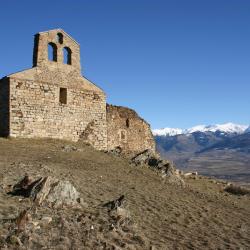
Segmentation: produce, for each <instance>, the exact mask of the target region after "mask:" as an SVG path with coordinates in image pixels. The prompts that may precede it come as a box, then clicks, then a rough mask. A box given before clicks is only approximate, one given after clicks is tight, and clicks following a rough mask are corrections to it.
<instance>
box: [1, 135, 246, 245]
mask: <svg viewBox="0 0 250 250" xmlns="http://www.w3.org/2000/svg"><path fill="white" fill-rule="evenodd" d="M65 145H73V146H75V147H76V148H77V149H78V150H77V151H71V150H69V151H70V152H65V150H63V146H65ZM66 151H67V150H66ZM25 173H28V174H29V175H32V176H35V177H38V176H47V175H51V176H55V177H56V178H59V179H63V180H69V181H70V182H71V183H72V184H73V185H74V186H75V187H76V189H77V190H78V191H79V192H80V193H81V196H82V197H83V200H84V202H85V203H86V205H84V206H83V208H78V209H74V208H57V209H50V208H48V207H43V206H41V207H34V206H33V204H32V201H30V200H29V199H21V200H20V197H15V196H10V195H7V194H6V188H7V187H8V185H13V184H15V183H16V182H17V181H18V180H19V179H20V178H21V177H23V176H24V174H25ZM186 183H187V185H186V187H185V188H182V187H178V186H175V185H170V184H167V183H165V182H164V180H163V179H162V178H161V176H160V175H159V174H157V173H156V172H155V171H152V170H151V169H149V168H147V167H134V166H132V165H129V163H128V161H127V160H126V159H123V158H121V157H115V156H112V155H108V154H106V153H103V152H97V151H95V150H93V149H92V148H91V147H90V146H86V145H81V144H77V143H75V144H74V143H68V142H63V141H54V140H28V139H25V140H24V139H22V140H21V139H10V140H9V139H8V140H7V139H0V249H249V248H250V219H249V218H250V198H249V196H236V195H231V194H228V193H226V192H224V191H223V188H224V187H225V184H224V183H223V182H217V181H215V180H213V179H209V178H205V177H199V178H198V179H187V180H186ZM121 195H125V198H126V200H127V209H128V211H129V213H130V216H131V221H128V222H127V223H126V225H122V226H121V227H119V226H117V225H116V224H114V223H116V222H114V221H112V217H110V216H109V215H108V213H107V211H105V209H103V208H102V206H101V205H102V204H104V203H106V202H108V201H110V200H114V199H115V198H118V197H119V196H121ZM30 207H32V209H30V213H31V216H32V218H34V219H35V220H42V218H44V217H50V218H52V222H51V223H47V224H45V225H41V226H40V227H38V228H33V229H32V230H29V229H25V230H26V231H27V230H28V232H26V234H25V233H23V232H22V233H20V232H17V233H16V234H15V235H16V237H18V239H20V241H21V242H18V241H17V240H16V238H15V237H13V223H14V221H15V218H16V217H17V216H18V214H19V213H20V212H21V211H23V210H24V209H25V208H30ZM25 230H24V231H25ZM11 235H12V236H11ZM10 236H11V237H10Z"/></svg>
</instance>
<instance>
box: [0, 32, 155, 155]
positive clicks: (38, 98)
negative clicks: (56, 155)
mask: <svg viewBox="0 0 250 250" xmlns="http://www.w3.org/2000/svg"><path fill="white" fill-rule="evenodd" d="M131 112H132V111H131ZM131 112H127V113H126V112H125V113H126V114H127V116H128V117H127V118H126V115H125V113H124V112H123V111H122V109H121V108H120V109H117V108H115V107H113V106H107V109H106V95H105V93H104V92H103V90H101V89H100V88H99V87H97V86H96V85H95V84H93V83H92V82H91V81H89V80H88V79H86V78H85V77H83V76H82V75H81V64H80V46H79V44H78V43H77V42H76V41H75V40H74V39H73V38H72V37H70V36H69V35H68V34H67V33H66V32H65V31H63V30H62V29H55V30H50V31H46V32H40V33H38V34H36V35H35V39H34V51H33V67H32V68H31V69H27V70H24V71H21V72H18V73H14V74H10V75H8V76H6V77H4V78H2V79H1V80H0V135H1V136H10V137H26V138H34V137H40V138H56V139H65V140H71V141H78V140H79V139H80V140H83V141H85V142H88V143H89V144H91V145H92V146H94V147H95V148H96V149H98V150H107V149H112V148H114V147H116V146H122V147H124V149H125V150H128V151H130V150H134V151H140V149H146V148H152V149H154V147H155V146H154V141H153V136H152V133H151V131H150V128H149V125H148V124H147V123H146V122H144V121H143V120H142V119H140V118H139V117H138V116H137V118H136V116H135V115H134V116H133V117H134V118H133V117H132V116H131V114H132V113H133V112H132V113H131ZM118 113H120V115H118ZM121 114H122V115H121ZM107 116H108V118H107ZM124 121H125V125H124V123H123V122H124ZM128 123H129V124H128ZM133 129H135V130H134V131H133ZM112 130H113V132H112ZM136 131H137V132H138V133H137V132H136ZM149 131H150V132H149ZM108 136H109V137H108ZM136 136H137V137H136ZM143 140H144V141H143ZM136 141H137V142H136ZM139 141H140V142H139Z"/></svg>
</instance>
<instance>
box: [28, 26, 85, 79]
mask: <svg viewBox="0 0 250 250" xmlns="http://www.w3.org/2000/svg"><path fill="white" fill-rule="evenodd" d="M33 67H51V68H63V69H65V70H66V69H67V71H71V70H74V71H77V72H78V73H79V74H81V63H80V45H79V44H78V43H77V42H76V41H75V40H74V39H73V38H72V37H71V36H69V35H68V34H67V33H66V32H65V31H63V30H62V29H55V30H49V31H45V32H39V33H37V34H36V35H35V39H34V50H33Z"/></svg>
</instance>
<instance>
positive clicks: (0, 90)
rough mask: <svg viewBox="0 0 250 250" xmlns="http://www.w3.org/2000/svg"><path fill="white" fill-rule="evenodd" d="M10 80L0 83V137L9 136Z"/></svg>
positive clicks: (3, 80)
mask: <svg viewBox="0 0 250 250" xmlns="http://www.w3.org/2000/svg"><path fill="white" fill-rule="evenodd" d="M9 92H10V90H9V79H8V78H4V79H2V80H1V81H0V136H8V135H9Z"/></svg>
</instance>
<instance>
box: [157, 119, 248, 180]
mask: <svg viewBox="0 0 250 250" xmlns="http://www.w3.org/2000/svg"><path fill="white" fill-rule="evenodd" d="M153 134H154V136H155V140H156V145H157V150H158V152H159V153H160V154H161V156H162V157H163V158H167V159H169V160H171V161H173V162H174V163H175V165H176V166H177V167H178V168H179V169H183V170H186V171H198V172H200V173H201V174H204V175H208V176H214V177H217V178H222V179H229V180H233V181H236V182H242V183H250V126H247V125H239V124H234V123H226V124H217V125H198V126H195V127H192V128H189V129H178V128H164V129H155V130H153Z"/></svg>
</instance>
